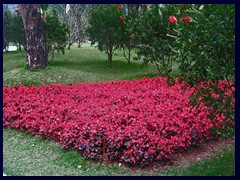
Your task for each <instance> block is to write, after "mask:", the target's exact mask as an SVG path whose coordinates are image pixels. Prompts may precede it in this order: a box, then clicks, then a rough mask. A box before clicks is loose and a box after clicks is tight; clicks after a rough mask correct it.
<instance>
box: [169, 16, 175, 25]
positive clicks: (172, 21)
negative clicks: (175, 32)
mask: <svg viewBox="0 0 240 180" xmlns="http://www.w3.org/2000/svg"><path fill="white" fill-rule="evenodd" d="M168 19H169V21H170V23H172V24H176V22H177V19H176V17H175V16H173V15H172V16H169V18H168Z"/></svg>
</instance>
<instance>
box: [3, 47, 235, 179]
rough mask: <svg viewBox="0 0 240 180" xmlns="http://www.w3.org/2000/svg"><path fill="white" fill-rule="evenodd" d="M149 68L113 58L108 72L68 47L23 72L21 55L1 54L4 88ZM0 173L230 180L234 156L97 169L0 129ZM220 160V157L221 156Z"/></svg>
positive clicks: (94, 57)
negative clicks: (147, 167) (180, 164)
mask: <svg viewBox="0 0 240 180" xmlns="http://www.w3.org/2000/svg"><path fill="white" fill-rule="evenodd" d="M155 75H158V72H157V70H156V68H155V66H153V65H148V66H146V67H144V68H141V64H140V63H138V62H133V63H132V64H130V65H129V64H127V62H126V61H125V60H124V58H123V57H122V53H121V52H118V55H116V56H114V59H113V68H112V69H108V68H107V62H106V55H105V54H104V53H101V52H99V51H97V50H96V49H94V48H89V47H88V46H87V45H85V46H83V47H82V48H80V49H78V48H77V47H72V49H71V50H70V51H68V50H66V54H65V55H58V54H57V55H56V56H55V59H54V61H53V62H52V63H51V64H50V65H49V67H48V68H46V69H45V70H34V71H32V70H28V69H26V68H25V53H24V52H8V53H4V66H3V82H4V85H15V84H20V83H21V84H25V85H28V84H34V85H41V84H50V83H66V84H67V83H70V82H73V83H77V82H84V81H89V82H93V81H109V80H116V79H132V78H140V77H143V76H150V77H151V76H155ZM3 138H4V141H3V169H4V172H5V173H6V174H8V175H62V176H64V175H68V176H76V175H234V174H235V171H234V168H235V160H234V159H235V154H234V153H235V151H234V149H230V150H227V151H226V152H224V153H223V154H220V155H219V156H218V158H217V159H215V158H214V159H210V160H205V161H202V162H201V163H199V164H194V165H191V166H189V167H187V168H181V169H176V168H168V169H166V170H162V171H160V172H159V171H155V172H152V173H149V172H146V171H144V170H139V171H138V172H136V171H134V172H133V171H131V170H130V168H127V167H122V166H121V167H119V166H118V164H117V163H114V164H112V165H106V166H103V165H101V163H100V162H96V161H92V160H86V159H83V158H82V156H81V155H80V154H79V153H78V152H76V151H72V150H62V149H61V148H60V147H59V145H58V144H56V143H54V142H52V141H48V140H44V139H40V138H38V137H33V136H30V135H28V134H26V133H25V132H17V131H15V130H10V129H5V130H4V133H3ZM221 155H222V156H221Z"/></svg>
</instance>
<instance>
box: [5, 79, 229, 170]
mask: <svg viewBox="0 0 240 180" xmlns="http://www.w3.org/2000/svg"><path fill="white" fill-rule="evenodd" d="M166 82H167V81H166V78H164V77H156V78H143V79H141V80H134V81H115V82H102V83H81V84H69V85H63V84H52V85H43V86H41V87H35V86H11V87H10V86H9V87H8V86H5V87H4V88H3V111H4V114H3V126H4V127H7V128H14V129H18V130H21V131H27V132H29V133H30V134H33V135H38V136H40V137H44V138H47V139H52V140H54V141H56V142H60V143H61V144H62V147H63V148H74V149H79V151H81V152H82V154H83V156H84V157H89V158H96V159H105V160H110V161H113V160H118V161H120V162H124V163H127V164H136V165H141V166H146V165H148V164H149V163H151V162H152V161H154V160H156V161H163V162H166V163H170V162H171V161H172V154H174V153H176V152H179V151H183V150H186V149H187V148H189V147H190V146H192V145H197V144H199V143H201V142H204V141H206V140H210V139H212V138H214V136H215V135H213V134H212V133H211V129H212V128H213V127H214V126H218V127H220V128H221V126H222V122H223V119H224V116H223V115H220V114H219V115H218V116H216V118H215V119H214V120H210V119H209V118H208V117H207V115H208V113H209V111H210V108H208V107H206V106H204V105H203V104H199V106H198V107H192V106H191V105H190V103H189V95H190V94H191V93H192V92H193V91H194V88H190V87H188V86H187V85H186V84H185V83H180V82H179V81H178V79H175V84H174V85H171V86H168V85H167V83H166ZM209 83H210V82H209ZM225 83H226V82H225V81H221V82H219V87H223V86H224V84H225ZM186 87H187V88H186ZM229 91H230V90H227V91H226V94H228V93H229ZM216 98H217V97H216ZM224 128H226V127H224Z"/></svg>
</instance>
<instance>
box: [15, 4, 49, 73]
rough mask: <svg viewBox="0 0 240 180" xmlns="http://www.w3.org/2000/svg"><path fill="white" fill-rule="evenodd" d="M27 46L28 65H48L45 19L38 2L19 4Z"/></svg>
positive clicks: (32, 66) (31, 66)
mask: <svg viewBox="0 0 240 180" xmlns="http://www.w3.org/2000/svg"><path fill="white" fill-rule="evenodd" d="M18 6H19V10H20V14H21V16H22V20H23V24H24V29H25V39H26V48H27V60H26V61H27V66H28V67H30V68H34V67H47V66H48V57H47V49H46V39H45V34H44V27H43V21H42V18H41V12H40V8H39V5H38V4H19V5H18Z"/></svg>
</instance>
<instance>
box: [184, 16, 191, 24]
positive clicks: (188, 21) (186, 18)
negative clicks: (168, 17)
mask: <svg viewBox="0 0 240 180" xmlns="http://www.w3.org/2000/svg"><path fill="white" fill-rule="evenodd" d="M184 19H185V20H186V24H188V23H190V21H191V18H190V17H188V16H185V17H184Z"/></svg>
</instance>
